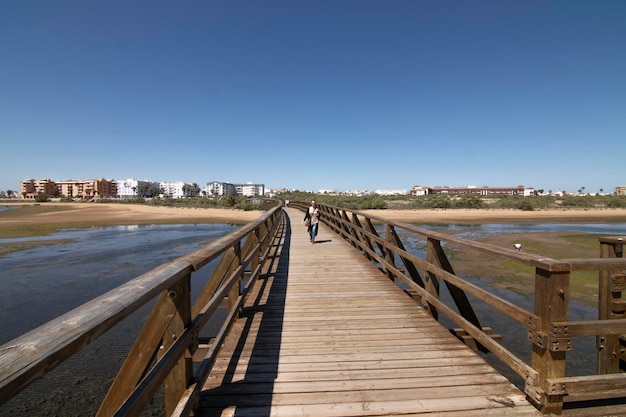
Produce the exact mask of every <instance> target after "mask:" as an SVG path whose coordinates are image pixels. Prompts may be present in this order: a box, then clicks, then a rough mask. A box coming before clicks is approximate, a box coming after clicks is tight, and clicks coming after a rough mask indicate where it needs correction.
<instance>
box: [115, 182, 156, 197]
mask: <svg viewBox="0 0 626 417" xmlns="http://www.w3.org/2000/svg"><path fill="white" fill-rule="evenodd" d="M157 186H158V185H157ZM152 187H154V183H153V182H152V181H148V180H138V179H136V178H129V179H127V180H124V181H118V182H117V196H118V197H119V198H137V197H145V196H146V194H147V193H146V191H147V190H150V189H151V188H152Z"/></svg>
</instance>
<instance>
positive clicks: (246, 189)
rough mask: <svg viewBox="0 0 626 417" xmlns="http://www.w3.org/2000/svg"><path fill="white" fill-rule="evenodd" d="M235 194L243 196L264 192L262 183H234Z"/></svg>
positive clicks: (262, 193)
mask: <svg viewBox="0 0 626 417" xmlns="http://www.w3.org/2000/svg"><path fill="white" fill-rule="evenodd" d="M235 189H236V190H237V195H242V196H244V197H257V196H260V195H264V194H265V185H264V184H253V183H251V182H249V183H247V184H235Z"/></svg>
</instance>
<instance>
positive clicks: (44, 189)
mask: <svg viewBox="0 0 626 417" xmlns="http://www.w3.org/2000/svg"><path fill="white" fill-rule="evenodd" d="M40 193H42V194H45V195H47V196H55V195H57V194H58V191H57V185H56V183H55V182H54V181H52V180H51V179H43V180H35V179H28V180H22V181H20V193H19V197H20V198H22V199H25V200H34V199H35V198H36V197H37V195H38V194H40Z"/></svg>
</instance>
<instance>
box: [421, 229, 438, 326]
mask: <svg viewBox="0 0 626 417" xmlns="http://www.w3.org/2000/svg"><path fill="white" fill-rule="evenodd" d="M438 246H439V241H438V240H436V239H432V238H430V237H429V238H428V241H427V243H426V262H428V263H431V264H434V265H438V262H437V247H438ZM424 279H425V281H426V282H425V284H426V291H428V292H429V293H430V294H431V295H433V296H434V297H437V298H439V278H438V277H437V276H436V275H435V274H433V273H431V272H427V273H426V276H425V277H424ZM426 311H427V312H428V313H429V314H430V315H431V316H433V318H434V319H435V320H438V319H439V313H438V312H437V309H436V308H435V306H433V305H432V304H430V303H428V305H427V306H426Z"/></svg>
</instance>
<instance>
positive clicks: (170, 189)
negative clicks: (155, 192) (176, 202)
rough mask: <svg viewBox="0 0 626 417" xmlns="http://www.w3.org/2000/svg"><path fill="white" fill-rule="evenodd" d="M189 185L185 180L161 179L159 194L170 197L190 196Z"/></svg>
mask: <svg viewBox="0 0 626 417" xmlns="http://www.w3.org/2000/svg"><path fill="white" fill-rule="evenodd" d="M189 186H190V184H187V183H186V182H184V181H178V182H169V181H161V182H160V183H159V195H160V196H163V197H169V198H185V197H189V196H188V195H187V194H188V189H189Z"/></svg>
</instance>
